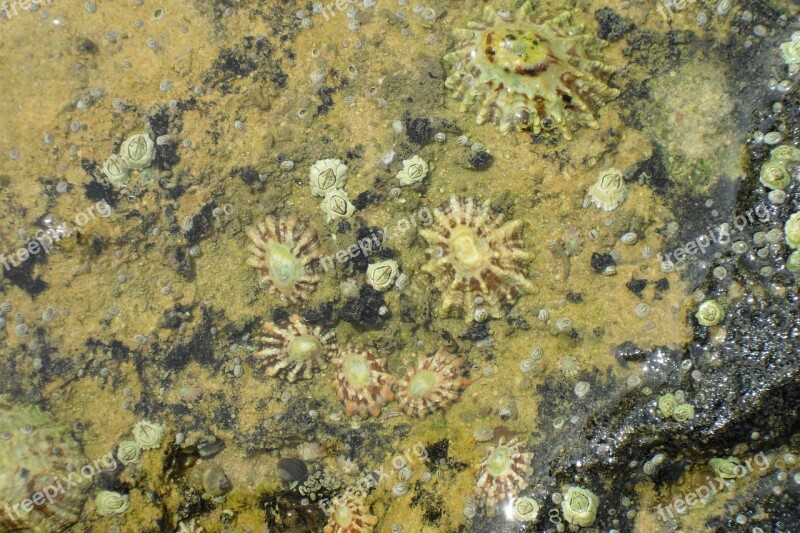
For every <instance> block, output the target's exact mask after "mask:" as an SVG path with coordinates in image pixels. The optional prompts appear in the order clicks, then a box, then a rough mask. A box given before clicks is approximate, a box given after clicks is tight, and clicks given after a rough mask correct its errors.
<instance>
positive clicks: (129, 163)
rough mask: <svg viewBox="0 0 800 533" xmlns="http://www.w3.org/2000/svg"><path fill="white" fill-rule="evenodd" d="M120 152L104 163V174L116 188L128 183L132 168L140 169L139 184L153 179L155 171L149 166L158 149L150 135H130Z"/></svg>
mask: <svg viewBox="0 0 800 533" xmlns="http://www.w3.org/2000/svg"><path fill="white" fill-rule="evenodd" d="M119 152H120V153H119V155H117V154H111V156H109V158H108V159H107V160H106V162H105V163H104V164H103V174H105V175H106V178H108V182H109V183H110V184H111V185H112V186H113V187H114V188H117V189H121V188H123V187H126V186H127V185H128V182H129V181H130V172H131V170H137V171H139V175H138V180H137V184H138V185H145V184H146V183H145V182H148V181H152V179H153V173H152V172H150V171H148V168H149V167H150V165H151V164H152V162H153V159H154V158H155V154H156V149H155V144H154V143H153V140H152V139H151V138H150V136H149V135H147V134H146V133H137V134H135V135H132V136H130V137H128V138H127V139H125V141H124V142H123V143H122V146H120V150H119Z"/></svg>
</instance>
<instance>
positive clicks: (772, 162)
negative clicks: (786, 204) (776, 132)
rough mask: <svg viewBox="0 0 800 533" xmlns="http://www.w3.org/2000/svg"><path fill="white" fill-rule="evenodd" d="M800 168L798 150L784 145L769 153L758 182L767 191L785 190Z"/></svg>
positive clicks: (799, 153)
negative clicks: (767, 189)
mask: <svg viewBox="0 0 800 533" xmlns="http://www.w3.org/2000/svg"><path fill="white" fill-rule="evenodd" d="M799 167H800V149H797V148H795V147H794V146H790V145H788V144H784V145H781V146H776V147H775V148H773V149H772V151H771V152H770V153H769V159H767V160H766V161H765V162H764V164H763V165H761V172H760V173H759V177H758V179H759V181H760V182H761V184H762V185H763V186H764V187H767V188H769V189H785V188H786V187H788V186H789V184H790V183H791V182H792V176H794V175H795V174H796V173H797V171H798V169H799Z"/></svg>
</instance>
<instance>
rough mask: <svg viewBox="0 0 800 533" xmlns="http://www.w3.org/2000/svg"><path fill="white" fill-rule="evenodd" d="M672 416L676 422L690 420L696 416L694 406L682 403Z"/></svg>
mask: <svg viewBox="0 0 800 533" xmlns="http://www.w3.org/2000/svg"><path fill="white" fill-rule="evenodd" d="M672 418H673V420H675V421H676V422H681V423H683V422H688V421H689V420H691V419H692V418H694V407H692V406H691V405H690V404H688V403H682V404H680V405H678V406H677V407H675V412H673V413H672Z"/></svg>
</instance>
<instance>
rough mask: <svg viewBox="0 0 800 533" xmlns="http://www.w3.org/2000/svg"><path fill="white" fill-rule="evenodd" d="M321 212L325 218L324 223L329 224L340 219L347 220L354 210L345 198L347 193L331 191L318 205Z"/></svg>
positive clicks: (336, 190)
mask: <svg viewBox="0 0 800 533" xmlns="http://www.w3.org/2000/svg"><path fill="white" fill-rule="evenodd" d="M320 208H322V212H323V213H325V215H326V216H327V219H326V222H331V221H333V220H337V219H340V218H348V217H350V215H352V214H353V213H354V212H355V210H356V208H355V207H354V206H353V204H351V203H350V200H349V199H348V198H347V193H346V192H344V191H343V190H342V189H332V190H330V191H328V192H327V193H326V194H325V198H324V199H323V200H322V203H321V204H320Z"/></svg>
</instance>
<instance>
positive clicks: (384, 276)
mask: <svg viewBox="0 0 800 533" xmlns="http://www.w3.org/2000/svg"><path fill="white" fill-rule="evenodd" d="M399 271H400V270H399V268H398V266H397V261H394V260H392V259H387V260H386V261H380V262H379V263H373V264H371V265H369V266H367V283H369V284H370V286H372V288H373V289H375V290H376V291H385V290H388V289H391V288H392V284H393V283H394V280H395V279H396V278H397V275H398V273H399Z"/></svg>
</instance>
